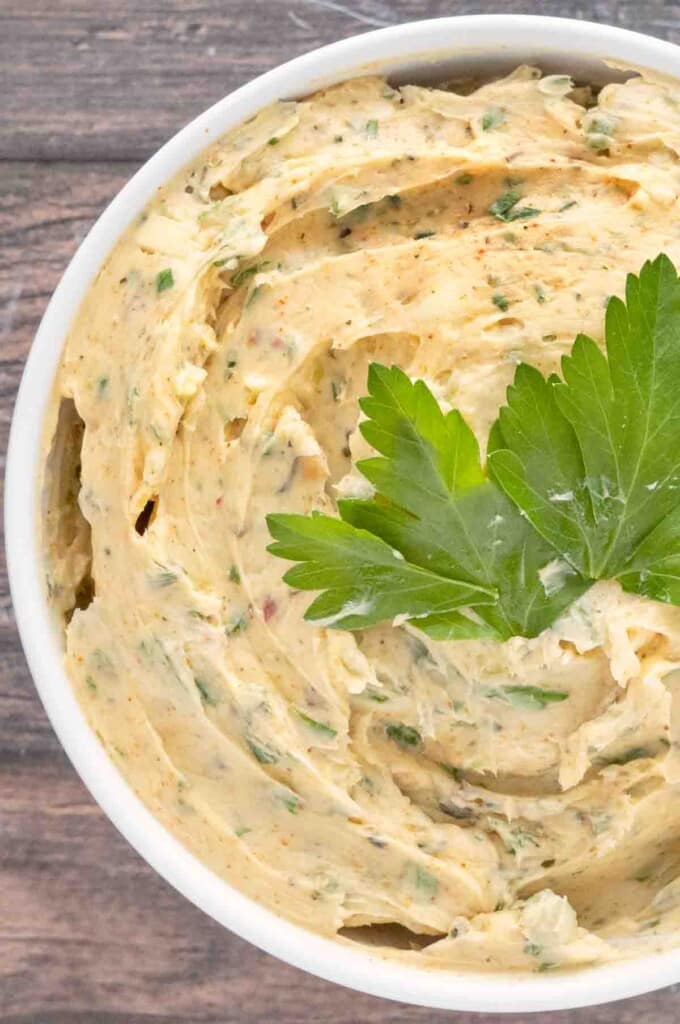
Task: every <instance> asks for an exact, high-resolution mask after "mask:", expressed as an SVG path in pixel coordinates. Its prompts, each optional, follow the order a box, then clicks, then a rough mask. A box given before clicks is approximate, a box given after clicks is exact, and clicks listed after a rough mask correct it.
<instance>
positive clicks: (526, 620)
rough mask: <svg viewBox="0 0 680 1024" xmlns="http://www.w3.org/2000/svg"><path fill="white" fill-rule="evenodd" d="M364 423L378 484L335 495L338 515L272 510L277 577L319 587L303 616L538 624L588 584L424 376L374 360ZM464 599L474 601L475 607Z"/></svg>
mask: <svg viewBox="0 0 680 1024" xmlns="http://www.w3.org/2000/svg"><path fill="white" fill-rule="evenodd" d="M368 390H369V396H368V397H366V398H363V399H362V400H361V401H360V406H361V409H362V411H363V412H364V414H365V416H366V419H365V420H364V421H363V422H362V423H361V424H360V430H361V432H362V434H363V435H364V437H365V438H366V440H367V441H368V442H369V444H370V445H372V447H373V448H374V449H375V450H376V451H377V452H378V453H379V455H378V456H377V457H375V458H370V459H365V460H363V461H361V462H359V463H358V464H357V469H358V470H359V471H360V472H361V473H362V474H363V475H364V476H365V477H366V479H367V480H369V481H370V483H371V484H372V485H373V487H374V488H375V490H376V494H375V496H374V497H373V498H370V499H367V500H359V499H356V500H354V499H350V500H347V499H346V500H343V501H340V502H339V503H338V510H339V513H340V516H341V518H342V520H343V521H339V520H337V519H334V518H331V517H328V516H321V515H315V516H314V515H313V516H312V517H308V516H299V515H272V516H269V517H268V520H267V521H268V525H269V529H270V532H271V533H272V536H273V537H274V538H275V540H276V541H278V543H277V544H274V545H272V546H271V547H270V548H269V550H270V551H272V552H273V553H274V554H277V555H279V556H280V557H283V558H289V559H295V560H299V561H301V562H302V563H303V564H301V565H298V566H295V567H294V568H293V569H291V570H289V571H288V573H287V574H286V576H285V577H284V578H285V579H286V581H287V582H288V583H290V584H291V586H297V587H299V588H300V589H316V590H323V589H325V593H324V594H322V595H320V597H318V598H317V599H316V600H315V601H314V603H313V604H312V606H311V607H310V608H309V609H308V611H307V616H306V617H307V618H308V619H312V620H316V621H318V620H319V619H322V620H325V624H326V625H332V626H335V627H336V628H345V629H347V628H349V629H359V628H362V627H364V626H369V625H372V624H374V623H376V622H379V621H382V620H385V619H390V618H393V617H394V616H396V615H404V616H406V617H407V618H409V619H412V620H413V623H412V624H413V625H415V626H418V627H419V628H420V629H422V630H424V631H425V632H427V633H428V634H429V635H430V636H432V637H434V638H435V639H452V638H457V637H470V636H494V637H497V638H503V639H505V638H507V637H510V636H513V635H517V634H523V635H530V636H533V635H536V634H537V633H539V632H541V630H542V629H544V628H545V627H546V626H547V625H549V624H550V623H551V622H552V621H553V620H554V619H555V618H556V617H557V616H558V615H559V613H560V612H561V611H562V610H563V609H564V608H565V607H566V606H567V605H568V604H569V603H570V602H571V601H573V600H574V599H575V598H576V597H577V596H578V595H579V594H580V593H581V592H582V590H583V589H584V588H585V586H586V583H585V581H584V580H582V579H581V578H580V577H579V576H578V574H577V573H576V572H575V571H574V570H573V569H572V568H571V567H570V566H565V571H561V572H559V573H558V574H557V575H556V576H555V574H552V575H551V578H550V579H549V580H548V582H545V581H544V579H543V578H542V573H544V571H545V570H546V569H547V568H548V567H549V566H550V564H551V560H553V561H554V559H555V553H554V551H553V550H552V549H551V548H550V546H549V545H548V544H547V543H546V542H545V541H544V540H543V539H542V538H541V537H540V536H539V535H538V534H537V533H536V532H535V531H534V530H533V529H532V528H531V526H530V525H529V523H528V522H527V521H526V519H525V518H524V517H523V516H522V515H521V514H520V513H519V512H518V510H517V509H516V508H515V507H514V506H513V504H512V503H511V502H510V501H509V500H508V499H507V498H506V497H505V495H504V494H503V493H502V491H501V490H500V489H499V488H498V487H496V486H495V485H494V484H493V483H492V482H490V481H489V480H487V478H486V476H485V474H484V472H483V470H482V467H481V464H480V458H479V447H478V444H477V441H476V439H475V437H474V434H473V433H472V431H471V430H470V428H469V427H468V425H467V424H466V423H465V420H464V419H463V418H462V416H461V415H460V413H458V412H457V411H456V410H455V409H454V410H451V412H449V413H447V414H444V413H443V412H442V410H441V409H440V407H439V405H438V404H437V401H436V399H435V397H434V395H433V394H432V392H431V391H430V390H429V388H428V387H427V385H426V384H425V383H424V382H423V381H415V382H413V381H411V380H410V379H409V378H408V377H407V376H406V374H405V373H403V372H402V371H401V370H400V369H399V368H398V367H396V366H393V367H391V368H387V367H385V366H381V365H380V364H373V365H372V366H371V367H370V369H369V376H368ZM469 609H474V611H470V610H469Z"/></svg>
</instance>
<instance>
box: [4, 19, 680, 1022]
mask: <svg viewBox="0 0 680 1024" xmlns="http://www.w3.org/2000/svg"><path fill="white" fill-rule="evenodd" d="M679 52H680V51H678V49H677V48H676V47H673V46H671V45H670V44H667V43H662V42H659V41H656V40H651V39H649V38H647V37H644V36H637V35H635V34H633V33H629V32H624V31H621V30H616V29H609V28H607V27H605V26H598V25H591V24H589V23H586V22H581V21H567V20H561V19H543V18H535V17H531V16H527V17H519V16H485V17H463V18H448V19H440V20H437V21H429V22H420V23H416V24H412V25H402V26H396V27H395V28H390V29H385V30H380V31H378V32H372V33H369V34H367V35H364V36H357V37H354V38H352V39H349V40H346V41H344V42H342V43H338V44H334V45H332V46H330V47H325V48H324V49H323V50H320V51H316V52H315V53H312V54H308V55H306V56H304V57H301V58H298V59H297V60H295V61H292V62H290V63H289V64H287V65H283V66H282V67H280V68H277V69H276V70H274V71H272V72H269V73H268V74H266V75H264V76H262V77H261V78H259V79H257V80H256V81H254V82H251V83H249V84H248V85H246V86H244V87H243V88H242V89H239V90H237V92H235V93H234V94H232V95H231V96H230V97H227V98H226V99H225V100H223V101H221V102H220V103H218V104H216V105H215V106H214V107H212V108H211V109H210V110H208V111H206V113H205V114H203V115H201V116H200V117H199V118H197V119H196V120H195V121H194V122H192V123H191V124H190V125H188V126H187V127H186V128H185V129H183V131H181V132H180V133H179V134H178V135H177V136H175V138H174V139H172V140H171V141H170V142H169V143H168V144H167V145H166V146H164V147H163V148H162V149H161V150H160V151H159V152H158V153H157V154H156V155H155V156H154V157H153V158H152V159H151V160H150V161H149V162H148V163H147V164H146V165H145V166H144V167H143V168H142V169H141V171H139V172H138V174H137V175H135V177H134V178H133V179H132V180H131V181H130V182H129V183H128V185H127V186H126V187H125V188H124V189H123V190H122V192H121V193H120V194H119V195H118V196H117V197H116V199H115V200H114V201H113V202H112V203H111V205H110V206H109V208H108V209H107V210H106V211H105V213H104V214H103V215H102V217H101V218H100V219H99V221H98V222H97V224H96V225H95V226H94V228H93V229H92V231H91V232H90V233H89V235H88V236H87V238H86V239H85V241H84V242H83V243H82V245H81V247H80V249H79V250H78V252H77V254H76V256H75V257H74V259H73V261H72V262H71V264H70V266H69V268H68V269H67V271H66V273H65V275H64V277H63V279H62V281H61V283H60V285H59V287H58V288H57V290H56V292H55V294H54V296H53V298H52V300H51V302H50V305H49V307H48V309H47V312H46V313H45V316H44V319H43V322H42V324H41V326H40V329H39V331H38V334H37V336H36V339H35V342H34V345H33V348H32V350H31V353H30V356H29V359H28V362H27V366H26V370H25V373H24V377H23V379H22V384H21V388H20V392H19V395H18V398H17V403H16V408H15V413H14V418H13V425H12V433H11V440H10V447H9V452H8V464H7V477H6V493H7V501H6V503H5V516H6V535H7V554H8V564H9V571H10V582H11V589H12V596H13V600H14V606H15V610H16V616H17V622H18V625H19V629H20V633H21V638H22V642H23V645H24V649H25V652H26V656H27V660H28V662H29V666H30V668H31V671H32V674H33V677H34V679H35V682H36V686H37V688H38V690H39V693H40V696H41V699H42V701H43V703H44V705H45V708H46V710H47V712H48V715H49V717H50V719H51V721H52V724H53V726H54V728H55V730H56V732H57V734H58V735H59V738H60V740H61V742H62V745H63V746H64V748H65V750H66V752H67V754H68V755H69V757H70V759H71V761H72V762H73V764H74V766H75V767H76V769H77V771H78V772H79V774H80V775H81V777H82V778H83V780H84V782H85V784H86V785H87V786H88V788H89V789H90V791H91V792H92V794H93V796H94V797H95V799H96V800H97V801H98V802H99V803H100V805H101V806H102V808H103V809H104V810H105V812H106V813H107V815H108V816H109V817H110V818H111V820H112V821H113V822H114V824H115V825H116V826H117V827H118V828H119V830H120V831H121V832H122V833H123V834H124V835H125V836H126V838H127V839H128V840H129V841H130V842H131V844H132V845H133V846H134V847H135V848H136V849H137V850H138V852H139V853H140V854H141V855H142V856H143V857H144V858H145V859H146V860H147V861H148V862H149V863H150V864H151V865H152V866H153V867H154V868H155V869H156V870H157V871H158V872H159V873H160V874H161V875H163V876H164V877H165V878H166V879H167V880H168V881H169V882H170V883H171V884H172V885H174V886H175V888H177V889H178V890H179V891H180V892H182V893H183V894H184V895H186V896H187V897H188V898H189V899H190V900H192V901H193V902H194V903H195V904H197V905H198V906H199V907H201V908H202V909H203V910H205V911H206V913H208V914H210V915H211V916H212V917H214V918H215V919H216V920H218V921H220V922H221V923H222V924H224V925H225V926H227V927H228V928H230V929H232V930H233V931H235V932H236V933H238V934H239V935H241V936H242V937H243V938H246V939H248V940H249V941H251V942H253V943H255V944H256V945H258V946H260V947H261V948H263V949H265V950H267V951H268V952H271V953H273V954H274V955H276V956H278V957H280V958H282V959H284V960H287V961H288V962H290V963H292V964H295V965H297V966H300V967H302V968H304V969H306V970H308V971H311V972H313V973H316V974H318V975H320V976H322V977H324V978H327V979H329V980H333V981H336V982H339V983H341V984H345V985H348V986H350V987H354V988H358V989H361V990H363V991H366V992H370V993H373V994H375V995H381V996H384V997H388V998H393V999H400V1000H404V1001H408V1002H413V1003H419V1004H422V1005H428V1006H434V1007H442V1008H446V1009H461V1010H462V1009H468V1010H477V1011H494V1012H513V1011H514V1012H516V1011H527V1010H546V1009H564V1008H568V1007H572V1006H579V1005H584V1004H593V1003H597V1002H604V1001H607V1000H609V999H615V998H622V997H624V996H628V995H634V994H637V993H640V992H645V991H648V990H650V989H653V988H658V987H660V986H662V985H664V984H669V983H671V982H673V981H677V980H678V979H680V952H673V953H664V954H660V955H658V956H656V957H649V958H646V959H644V960H637V961H635V962H634V963H630V964H616V965H610V966H604V967H598V968H589V969H584V970H581V971H580V972H578V973H574V974H560V975H553V976H545V975H536V976H534V975H532V976H527V977H525V976H517V975H501V974H495V975H483V976H481V975H480V976H477V975H470V974H461V973H457V972H454V971H440V970H425V969H421V968H417V967H410V966H404V965H403V964H396V963H391V962H389V961H387V960H384V959H382V958H381V957H380V956H379V955H378V954H376V952H375V951H372V950H370V949H369V948H367V947H361V946H359V945H355V946H348V945H347V944H340V943H338V942H335V941H332V940H329V939H325V938H322V937H320V936H318V935H315V934H312V933H309V932H306V931H305V930H303V929H301V928H298V927H296V926H294V925H292V924H290V923H288V922H286V921H283V920H282V919H280V918H278V917H276V916H275V915H274V914H272V913H271V912H269V911H267V910H265V909H263V908H262V907H261V906H259V905H258V904H256V903H254V902H253V901H251V900H250V899H248V898H246V897H245V896H243V895H241V894H240V893H239V892H238V891H237V890H235V889H233V888H232V887H231V886H230V885H228V884H227V883H226V882H224V881H223V880H221V879H220V878H218V877H217V876H215V875H214V874H212V872H211V871H209V870H208V869H207V868H206V867H204V866H203V865H202V864H201V863H200V862H199V861H198V860H197V859H196V858H195V857H194V856H193V855H192V854H190V853H189V852H188V851H187V850H186V849H184V847H182V846H181V845H180V844H179V842H178V841H177V840H175V839H174V838H173V837H172V836H171V835H170V834H169V833H168V832H166V830H165V829H164V828H163V826H161V825H160V824H159V822H158V821H156V819H155V818H154V817H153V816H152V815H151V814H150V812H149V811H147V809H146V808H145V807H144V806H143V805H142V804H141V802H140V801H139V800H138V798H137V797H136V796H135V795H134V794H133V792H132V791H131V790H130V789H129V788H128V786H127V784H126V783H125V781H124V780H123V779H122V777H121V776H120V775H119V773H118V771H117V769H116V768H115V766H114V764H113V763H112V762H111V761H110V760H109V758H108V756H107V755H106V753H105V752H104V750H103V749H102V747H101V746H100V744H99V742H98V741H97V739H96V738H95V737H94V735H93V734H92V732H91V731H90V729H89V727H88V726H87V724H86V722H85V719H84V716H83V714H82V712H81V710H80V708H79V706H78V704H77V702H76V701H75V698H74V696H73V694H72V692H71V689H70V686H69V683H68V680H67V678H66V676H65V673H64V671H63V667H62V658H61V641H60V637H59V636H58V635H57V634H56V633H55V630H54V628H53V623H52V622H51V620H50V616H49V613H48V610H47V607H46V602H45V600H44V596H43V581H42V569H41V556H40V551H39V546H38V542H37V522H38V496H37V480H38V476H39V470H40V460H41V435H42V425H43V419H44V413H45V409H46V406H47V403H48V399H49V395H50V392H51V388H52V384H53V379H54V375H55V372H56V369H57V366H58V362H59V358H60V352H61V348H62V346H63V342H64V338H65V334H66V330H67V328H68V325H69V324H70V322H71V321H72V319H73V317H74V315H75V313H76V311H77V309H78V306H79V303H80V301H81V299H82V297H83V295H84V293H85V291H86V290H87V288H88V286H89V284H90V282H91V280H92V278H93V277H94V275H95V274H96V271H97V268H98V267H99V266H100V264H101V263H102V261H103V259H104V258H105V257H106V255H107V254H108V252H109V251H110V249H111V248H112V246H113V245H114V244H115V241H116V240H117V238H118V236H119V235H120V234H121V233H122V231H123V230H124V229H125V227H126V226H127V224H128V223H129V222H130V221H131V220H132V219H133V217H134V216H135V215H136V214H137V213H138V212H139V210H140V209H141V208H142V207H143V206H144V205H145V203H146V202H147V200H148V199H149V198H150V196H151V195H152V193H153V191H154V189H155V188H156V187H157V186H158V185H159V184H160V183H161V182H164V181H166V180H167V179H168V178H169V177H171V176H172V175H173V174H174V173H176V171H177V170H178V169H179V168H180V167H181V166H182V165H183V164H185V163H186V162H187V161H189V160H190V159H192V158H193V157H194V156H196V155H197V154H198V153H199V152H200V151H201V150H202V149H203V148H204V147H205V146H206V145H208V144H209V143H210V142H211V141H212V140H213V139H215V138H217V137H218V136H220V135H221V134H223V132H225V131H227V130H228V129H229V128H230V127H232V126H234V125H236V124H238V123H239V122H240V121H242V120H243V119H245V118H246V117H248V116H250V115H251V114H253V113H255V112H256V111H257V110H258V109H259V108H261V107H262V106H265V105H266V104H268V103H270V102H273V101H274V100H276V99H281V98H287V97H300V96H304V95H306V94H308V93H310V92H312V91H314V90H315V89H317V88H319V87H320V86H324V85H328V84H330V83H332V82H335V81H339V80H341V79H343V78H346V77H352V76H354V75H357V74H365V73H381V74H385V75H387V76H388V77H389V78H390V80H391V81H393V82H396V83H403V82H406V81H411V82H414V81H415V82H419V83H424V84H427V83H441V82H442V81H447V80H450V79H455V80H458V79H469V78H473V79H482V78H483V79H489V78H492V77H495V76H497V75H500V74H503V73H505V72H507V71H509V70H511V69H512V68H513V67H515V66H516V65H517V64H518V63H532V64H538V65H540V66H541V67H542V68H543V69H544V70H545V71H547V72H549V73H552V72H558V71H559V72H563V73H564V72H567V73H570V74H572V76H573V77H574V78H576V79H577V80H578V81H588V82H592V83H595V84H603V83H604V82H608V81H613V80H621V79H622V78H625V77H627V76H628V74H629V73H630V72H627V71H625V70H623V71H622V70H619V69H617V68H615V67H613V66H612V64H610V63H607V62H606V61H605V59H603V58H613V59H615V60H618V61H621V62H622V64H623V65H625V64H626V63H628V64H629V65H633V66H647V67H651V68H653V69H655V70H658V71H661V72H665V73H669V74H670V73H672V72H673V71H675V72H676V73H677V69H678V67H679V66H680V62H679V61H678V54H679Z"/></svg>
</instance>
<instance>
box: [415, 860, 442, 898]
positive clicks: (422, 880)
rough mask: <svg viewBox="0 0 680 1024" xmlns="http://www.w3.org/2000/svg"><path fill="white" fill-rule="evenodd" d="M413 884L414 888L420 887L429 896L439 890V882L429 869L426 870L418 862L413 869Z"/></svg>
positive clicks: (434, 894)
mask: <svg viewBox="0 0 680 1024" xmlns="http://www.w3.org/2000/svg"><path fill="white" fill-rule="evenodd" d="M415 884H416V889H420V890H422V891H423V892H426V893H428V894H429V895H430V896H436V894H437V892H438V891H439V882H438V881H437V879H436V878H435V877H434V875H431V874H430V872H429V871H426V870H425V868H424V867H422V866H421V865H420V864H416V870H415Z"/></svg>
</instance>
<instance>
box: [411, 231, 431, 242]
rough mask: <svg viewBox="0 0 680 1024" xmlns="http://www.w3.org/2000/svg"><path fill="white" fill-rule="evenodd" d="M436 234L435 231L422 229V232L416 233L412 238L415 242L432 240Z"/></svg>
mask: <svg viewBox="0 0 680 1024" xmlns="http://www.w3.org/2000/svg"><path fill="white" fill-rule="evenodd" d="M436 234H437V232H436V231H434V230H432V229H431V228H427V229H424V230H423V231H416V233H415V235H414V236H413V237H414V238H415V240H416V241H419V240H420V239H421V238H432V237H433V236H434V235H436Z"/></svg>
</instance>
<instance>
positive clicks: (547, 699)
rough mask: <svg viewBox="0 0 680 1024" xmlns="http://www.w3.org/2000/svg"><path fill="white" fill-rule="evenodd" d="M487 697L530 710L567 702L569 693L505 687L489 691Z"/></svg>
mask: <svg viewBox="0 0 680 1024" xmlns="http://www.w3.org/2000/svg"><path fill="white" fill-rule="evenodd" d="M486 696H487V697H490V698H492V699H493V700H502V701H504V702H505V703H506V704H513V705H514V706H515V707H518V708H528V709H529V710H535V709H539V710H542V709H543V708H545V707H547V706H548V704H560V703H561V702H562V701H563V700H567V698H568V697H569V694H568V693H565V692H564V691H563V690H543V689H541V687H539V686H504V687H502V688H499V689H492V690H487V692H486Z"/></svg>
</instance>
